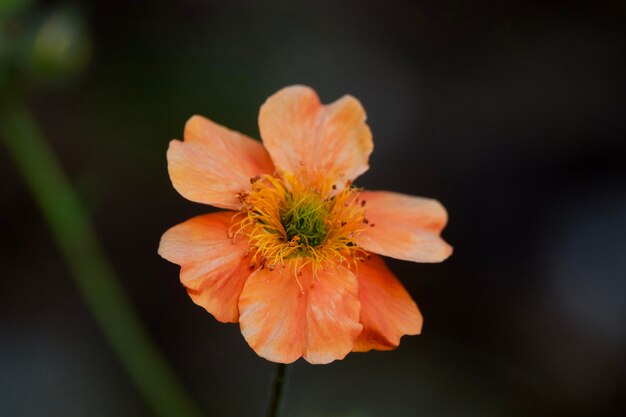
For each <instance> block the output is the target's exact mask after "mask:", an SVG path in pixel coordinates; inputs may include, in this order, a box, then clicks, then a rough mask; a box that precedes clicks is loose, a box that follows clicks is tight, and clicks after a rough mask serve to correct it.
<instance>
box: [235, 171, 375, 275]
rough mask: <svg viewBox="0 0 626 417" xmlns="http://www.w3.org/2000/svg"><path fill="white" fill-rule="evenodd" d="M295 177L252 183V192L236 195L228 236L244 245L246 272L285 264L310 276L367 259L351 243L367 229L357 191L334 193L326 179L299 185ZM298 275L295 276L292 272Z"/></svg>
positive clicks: (348, 188)
mask: <svg viewBox="0 0 626 417" xmlns="http://www.w3.org/2000/svg"><path fill="white" fill-rule="evenodd" d="M299 178H300V177H299V176H291V175H281V176H271V175H264V176H261V177H254V178H251V179H250V181H251V183H252V191H250V192H247V193H243V192H242V193H240V194H239V195H238V197H239V198H240V201H241V202H242V206H241V209H240V211H239V212H238V213H237V215H236V216H235V220H234V223H233V227H232V228H231V237H232V238H233V239H237V236H238V235H240V234H243V235H245V237H246V238H247V239H248V241H249V245H250V246H249V249H248V252H247V255H249V256H250V268H251V269H257V268H268V269H270V270H273V269H275V268H284V267H285V265H286V264H287V261H292V260H296V261H297V262H289V263H290V264H292V265H297V268H298V269H302V268H303V267H304V266H305V265H311V267H312V269H313V272H314V274H316V273H317V271H319V270H322V269H325V268H327V267H329V266H331V265H336V264H344V265H345V266H346V267H348V268H352V267H355V266H356V261H358V260H359V259H362V258H363V256H365V255H366V253H365V251H364V250H362V249H361V248H360V247H359V246H358V245H357V244H356V242H355V238H356V236H357V235H358V234H359V233H361V231H363V230H364V229H365V228H366V227H367V224H366V223H364V220H365V208H364V207H365V203H364V200H360V199H359V197H360V189H358V188H356V187H353V186H352V184H351V183H350V182H348V183H346V184H344V187H342V188H341V189H339V187H338V184H336V183H333V182H330V181H328V180H324V179H320V180H318V181H313V182H307V183H303V182H302V181H301V180H300V179H299ZM296 272H297V271H296Z"/></svg>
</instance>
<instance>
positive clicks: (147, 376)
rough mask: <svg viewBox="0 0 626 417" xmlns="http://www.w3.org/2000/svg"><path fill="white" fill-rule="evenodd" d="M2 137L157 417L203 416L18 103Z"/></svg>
mask: <svg viewBox="0 0 626 417" xmlns="http://www.w3.org/2000/svg"><path fill="white" fill-rule="evenodd" d="M0 134H1V135H2V136H3V137H4V142H5V143H6V145H7V148H8V149H9V153H10V155H11V156H12V158H13V159H14V160H15V163H16V165H17V167H18V169H19V171H20V173H21V174H22V176H23V177H24V179H25V181H26V184H27V185H28V187H29V188H30V190H31V192H32V194H33V196H34V198H35V200H36V202H37V204H38V205H39V208H40V209H41V211H42V213H43V215H44V217H45V219H46V220H47V222H48V224H49V226H50V228H51V229H52V233H53V235H54V238H55V240H56V242H57V244H58V245H59V247H60V249H61V252H62V254H63V257H64V258H65V261H66V262H67V264H68V265H69V268H70V270H71V273H72V275H73V277H74V280H75V282H76V284H77V286H78V288H79V290H80V293H81V295H82V297H83V299H84V300H85V303H86V304H87V306H88V307H89V309H90V311H91V313H92V314H93V316H94V317H95V319H96V321H97V322H98V324H99V325H100V328H101V329H102V332H103V333H104V335H105V337H106V339H107V340H108V342H109V343H110V345H111V347H112V348H113V350H114V351H115V353H116V354H117V356H118V358H119V359H120V361H121V363H122V365H123V366H124V368H125V369H126V371H127V372H128V374H129V375H130V377H131V379H132V380H133V381H134V383H135V384H136V386H137V387H138V389H139V391H140V392H141V394H142V395H143V398H144V399H145V400H146V402H147V403H148V404H149V406H150V407H151V408H152V410H153V411H154V413H155V414H156V415H158V416H163V417H166V416H168V417H174V416H176V417H196V416H200V415H201V412H200V410H199V409H198V407H197V406H196V405H195V404H194V403H193V402H192V400H191V399H190V397H189V396H188V395H187V393H186V392H185V391H184V390H183V388H182V387H181V385H180V383H179V381H178V380H177V378H176V377H175V376H174V374H173V372H172V370H171V369H170V368H169V366H168V365H167V363H166V362H165V360H164V359H163V357H162V356H161V354H160V353H159V352H158V350H157V349H156V348H155V346H154V344H153V343H152V341H151V340H150V336H149V335H148V333H147V332H146V330H145V329H144V327H143V325H142V323H141V322H140V320H139V319H138V317H137V315H136V314H135V312H134V311H133V307H132V305H131V303H130V301H129V299H128V297H127V296H126V294H125V293H124V290H123V288H122V287H121V285H120V283H119V281H118V279H117V277H116V276H115V273H114V271H113V268H112V267H111V265H110V264H109V262H108V261H107V259H106V257H105V255H104V253H103V251H102V249H101V247H100V244H99V243H98V239H97V237H96V233H95V231H94V229H93V226H92V224H91V222H90V221H89V218H88V217H87V214H86V213H85V211H84V209H83V207H82V205H81V203H80V201H79V198H78V196H77V194H76V192H75V191H74V190H73V189H72V187H71V186H70V183H69V181H68V180H67V178H66V177H65V175H64V174H63V171H62V169H61V167H60V165H59V163H58V162H57V160H56V158H55V156H54V153H53V152H52V150H51V149H50V147H49V146H48V144H47V143H46V141H45V139H44V137H43V135H42V134H41V133H40V131H39V129H38V128H37V125H36V123H35V121H34V119H33V117H32V116H31V114H30V113H29V112H28V110H27V109H26V107H25V106H24V105H22V104H21V102H20V101H19V100H8V99H5V100H2V102H1V103H0Z"/></svg>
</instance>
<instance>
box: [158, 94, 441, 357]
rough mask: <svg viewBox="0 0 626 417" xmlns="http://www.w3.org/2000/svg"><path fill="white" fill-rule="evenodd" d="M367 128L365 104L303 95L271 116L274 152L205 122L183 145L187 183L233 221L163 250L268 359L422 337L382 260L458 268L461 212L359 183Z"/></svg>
mask: <svg viewBox="0 0 626 417" xmlns="http://www.w3.org/2000/svg"><path fill="white" fill-rule="evenodd" d="M365 118H366V116H365V112H364V110H363V108H362V107H361V104H360V103H359V101H358V100H356V99H355V98H354V97H351V96H344V97H343V98H341V99H339V100H337V101H336V102H334V103H332V104H329V105H322V104H321V103H320V100H319V98H318V97H317V94H316V93H315V92H314V91H313V90H312V89H310V88H308V87H304V86H292V87H287V88H284V89H282V90H280V91H279V92H277V93H276V94H274V95H273V96H271V97H270V98H269V99H268V100H267V101H266V102H265V104H263V106H262V107H261V111H260V114H259V127H260V132H261V137H262V139H263V145H262V144H261V143H259V142H257V141H255V140H253V139H250V138H248V137H246V136H244V135H242V134H240V133H237V132H234V131H231V130H228V129H227V128H225V127H222V126H220V125H217V124H215V123H213V122H211V121H210V120H208V119H205V118H203V117H200V116H194V117H192V118H191V119H190V120H189V121H188V122H187V125H186V126H185V141H184V142H180V141H177V140H173V141H172V142H171V143H170V147H169V150H168V152H167V158H168V169H169V173H170V178H171V179H172V183H173V185H174V187H175V188H176V189H177V190H178V191H179V192H180V193H181V194H182V195H183V196H184V197H186V198H187V199H189V200H192V201H196V202H199V203H204V204H209V205H213V206H216V207H220V208H223V209H226V211H222V212H218V213H212V214H206V215H202V216H198V217H194V218H192V219H190V220H187V221H186V222H184V223H181V224H179V225H177V226H174V227H172V228H171V229H169V230H168V231H167V232H166V233H165V234H164V235H163V237H162V239H161V244H160V246H159V253H160V254H161V256H163V257H164V258H166V259H168V260H170V261H171V262H174V263H176V264H178V265H180V266H181V273H180V279H181V282H182V284H183V285H184V286H185V288H186V289H187V291H188V293H189V295H190V296H191V298H192V300H193V301H194V302H195V303H197V304H198V305H200V306H202V307H204V308H205V309H206V310H207V311H208V312H209V313H211V314H212V315H213V316H214V317H215V318H216V319H217V320H219V321H222V322H234V323H236V322H239V323H240V326H241V331H242V333H243V335H244V337H245V339H246V341H247V342H248V343H249V344H250V346H251V347H252V348H253V349H254V350H255V351H256V353H257V354H259V355H260V356H262V357H264V358H266V359H268V360H271V361H274V362H283V363H289V362H293V361H295V360H296V359H298V358H299V357H304V358H305V359H306V360H307V361H308V362H310V363H329V362H332V361H333V360H335V359H342V358H344V357H345V356H346V355H347V354H348V353H349V352H350V351H367V350H370V349H377V350H388V349H393V348H395V347H397V346H398V344H399V343H400V338H401V337H402V336H403V335H414V334H418V333H420V331H421V327H422V316H421V314H420V312H419V310H418V308H417V306H416V304H415V302H414V301H413V300H412V299H411V297H410V296H409V294H408V293H407V291H406V290H405V289H404V287H403V286H402V284H401V283H400V282H399V281H398V280H397V278H396V277H395V276H394V275H393V274H392V272H391V271H390V270H389V269H388V268H387V267H386V266H385V264H384V262H383V260H382V258H381V257H380V256H379V255H385V256H391V257H394V258H398V259H404V260H409V261H414V262H440V261H442V260H444V259H445V258H447V257H448V256H449V255H450V254H451V252H452V248H451V247H450V246H449V245H448V244H447V243H445V242H444V241H443V240H442V239H441V238H440V236H439V235H440V232H441V230H442V229H443V228H444V226H445V224H446V222H447V214H446V211H445V209H444V208H443V206H442V205H441V204H439V203H438V202H437V201H435V200H431V199H426V198H421V197H412V196H408V195H403V194H397V193H392V192H385V191H365V190H362V189H360V188H356V187H355V186H354V185H353V180H354V179H355V178H356V177H357V176H359V175H360V174H362V173H363V172H365V171H366V170H367V169H368V168H369V167H368V159H369V155H370V153H371V152H372V149H373V143H372V135H371V132H370V130H369V128H368V126H367V124H366V123H365ZM376 254H379V255H376Z"/></svg>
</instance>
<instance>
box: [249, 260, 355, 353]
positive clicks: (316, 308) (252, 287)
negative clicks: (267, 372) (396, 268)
mask: <svg viewBox="0 0 626 417" xmlns="http://www.w3.org/2000/svg"><path fill="white" fill-rule="evenodd" d="M289 271H293V269H292V268H286V269H283V268H279V269H276V270H274V271H269V270H267V269H261V270H257V271H256V272H254V273H252V275H250V278H249V279H248V281H247V282H246V285H245V287H244V289H243V292H242V293H241V297H240V298H239V310H240V312H241V316H240V317H239V322H240V323H241V332H242V334H243V336H244V337H245V339H246V341H247V342H248V344H249V345H250V347H252V349H254V351H255V352H256V353H257V354H258V355H259V356H261V357H263V358H265V359H268V360H270V361H273V362H282V363H291V362H293V361H295V360H296V359H298V358H299V357H300V356H303V357H304V359H306V360H307V361H308V362H310V363H313V364H323V363H329V362H332V361H334V360H335V359H343V358H344V357H345V356H346V355H347V354H348V353H349V352H350V351H351V350H352V347H353V344H354V339H355V338H356V337H357V336H358V335H359V333H360V332H361V329H362V327H361V325H360V324H359V309H360V304H359V301H358V285H357V281H356V277H355V276H354V274H353V273H352V272H351V271H349V270H348V269H345V268H343V267H339V268H337V269H335V270H332V271H331V270H327V271H322V272H318V276H317V278H314V277H313V274H312V273H311V269H310V268H304V269H303V270H302V272H303V274H302V275H301V276H300V277H298V279H297V280H296V275H295V273H291V272H289ZM300 284H301V285H302V290H301V289H300V288H301V287H300Z"/></svg>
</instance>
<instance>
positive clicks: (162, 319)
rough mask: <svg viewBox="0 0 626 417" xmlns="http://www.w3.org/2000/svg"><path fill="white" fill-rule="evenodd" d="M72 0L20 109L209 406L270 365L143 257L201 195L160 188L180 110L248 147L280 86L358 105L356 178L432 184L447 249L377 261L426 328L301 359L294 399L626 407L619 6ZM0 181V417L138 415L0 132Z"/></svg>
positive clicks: (336, 412)
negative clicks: (78, 32)
mask: <svg viewBox="0 0 626 417" xmlns="http://www.w3.org/2000/svg"><path fill="white" fill-rule="evenodd" d="M59 4H61V3H59V2H44V3H38V4H37V5H35V6H34V7H35V10H36V11H37V13H40V14H41V15H45V13H47V12H48V11H50V10H52V9H53V8H54V7H57V6H58V5H59ZM75 4H76V5H78V6H79V10H80V11H81V13H82V16H83V18H84V19H85V22H86V26H87V27H88V29H89V32H90V34H91V45H92V55H91V60H90V64H89V65H88V66H87V68H86V70H85V71H84V72H83V73H82V74H81V75H80V76H77V77H74V78H73V79H72V80H71V81H69V82H65V83H63V85H56V86H54V87H45V88H43V87H40V88H32V89H31V90H30V93H29V95H28V103H29V105H30V107H31V109H32V110H33V111H34V113H35V115H36V117H37V119H38V121H39V124H40V126H41V128H42V130H43V131H44V132H45V134H46V136H47V137H48V139H49V141H50V142H51V145H52V146H53V148H54V150H55V152H56V153H57V155H58V157H59V159H60V161H61V162H62V165H63V167H64V169H65V170H66V172H67V173H68V175H69V176H70V178H71V180H72V182H73V184H74V185H75V186H76V187H77V188H78V190H79V192H80V193H81V196H82V198H83V201H84V202H85V205H86V206H87V208H88V210H89V213H90V215H91V217H92V219H93V221H94V222H95V225H96V228H97V231H98V232H99V236H100V239H101V241H102V244H103V245H104V247H105V250H106V253H107V255H108V256H109V257H110V259H111V261H112V262H113V264H114V265H115V268H116V270H117V271H118V273H119V276H120V277H121V279H122V281H123V285H124V287H125V289H126V290H127V291H128V293H129V295H130V297H131V299H132V301H133V303H134V305H135V306H136V308H137V310H138V312H139V314H140V315H141V317H142V319H143V320H144V321H145V324H146V325H147V327H148V328H149V331H150V332H151V334H152V335H153V337H154V338H155V340H156V342H157V344H158V346H159V348H160V349H161V350H162V352H163V353H164V355H165V356H166V358H167V359H168V361H169V362H170V363H171V364H172V366H173V367H174V368H175V370H176V372H177V373H178V374H179V375H180V377H181V379H182V380H183V382H184V384H185V386H186V387H187V388H188V389H189V391H190V393H191V395H192V396H193V398H194V399H196V400H197V401H198V402H199V403H200V404H201V406H202V407H203V409H204V410H205V411H206V414H207V415H211V416H261V415H263V409H264V407H265V404H266V401H267V397H268V394H269V386H270V383H271V378H272V372H273V370H274V365H273V364H271V363H268V362H266V361H265V360H264V359H262V358H259V357H257V356H256V355H255V354H254V352H253V351H252V350H251V349H250V348H249V347H248V346H247V344H246V342H245V340H244V339H243V337H242V336H241V334H240V332H239V329H238V326H236V325H225V324H220V323H218V322H216V321H215V320H214V319H213V318H212V317H211V316H210V315H208V314H207V313H206V312H205V311H204V310H203V309H201V308H199V307H197V306H195V305H194V304H193V303H192V302H191V301H190V300H189V299H188V297H187V295H186V293H185V291H184V290H183V288H182V286H181V285H180V283H179V282H178V267H177V266H175V265H173V264H170V263H168V262H166V261H165V260H163V259H161V258H160V257H159V256H158V255H157V253H156V249H157V245H158V241H159V238H160V236H161V234H162V233H163V232H164V231H165V230H166V229H167V228H168V227H170V226H172V225H174V224H176V223H179V222H181V221H183V220H185V219H187V218H189V217H191V216H193V215H196V214H200V213H204V212H206V211H209V210H212V209H210V208H207V207H204V206H201V205H198V204H195V203H191V202H189V201H186V200H185V199H183V198H182V197H181V196H179V195H178V194H177V193H176V191H175V190H174V189H173V188H172V186H171V184H170V181H169V178H168V175H167V169H166V160H165V151H166V149H167V145H168V141H169V140H170V139H172V138H181V136H182V129H183V126H184V123H185V121H186V120H187V119H188V118H189V116H191V115H192V114H196V113H198V114H203V115H205V116H207V117H209V118H211V119H212V120H215V121H217V122H219V123H221V124H224V125H226V126H229V127H231V128H233V129H235V130H239V131H242V132H244V133H246V134H248V135H251V136H253V137H257V138H258V136H259V135H258V128H257V124H256V119H257V114H258V109H259V106H260V105H261V104H262V102H263V101H264V100H265V99H266V98H267V97H268V96H270V95H271V94H273V93H274V92H275V91H277V90H278V89H280V88H282V87H284V86H286V85H290V84H295V83H300V84H306V85H310V86H312V87H313V88H315V89H316V90H317V91H318V93H319V94H320V96H321V98H322V101H324V102H331V101H333V100H335V99H337V98H339V97H340V96H342V95H343V94H346V93H349V94H352V95H354V96H355V97H357V98H358V99H359V100H361V102H362V103H363V106H364V107H365V109H366V111H367V113H368V116H369V118H368V123H369V125H370V127H371V129H372V131H373V134H374V143H375V150H374V153H373V155H372V158H371V160H370V165H371V169H370V171H369V172H367V173H366V174H365V175H364V176H363V177H361V178H360V179H359V180H358V181H357V184H358V185H359V186H363V187H366V188H371V189H389V190H394V191H399V192H403V193H407V194H414V195H423V196H429V197H434V198H437V199H439V200H440V201H441V202H443V204H444V205H445V206H446V207H447V209H448V211H449V214H450V222H449V225H448V227H447V229H446V230H445V231H444V234H443V235H444V237H445V239H446V240H447V241H449V242H450V243H451V244H452V245H453V246H454V247H455V252H454V255H453V256H452V257H451V258H450V259H449V260H447V261H445V262H444V263H443V264H434V265H425V264H422V265H420V264H412V263H408V262H399V261H390V262H389V264H390V266H391V268H392V269H393V270H394V272H396V273H397V275H398V276H399V278H400V279H401V280H402V281H403V283H404V284H405V285H406V287H407V288H408V290H409V292H410V293H411V294H412V296H413V297H414V298H415V300H416V301H417V302H418V304H419V306H420V308H421V310H422V312H423V315H424V317H425V325H424V331H423V334H422V335H421V336H418V337H407V338H404V339H403V340H402V344H401V346H400V347H399V348H398V349H397V350H395V351H391V352H373V353H366V354H351V355H349V356H348V357H347V358H346V359H345V360H343V361H339V362H335V363H333V364H331V365H327V366H311V365H309V364H307V363H306V362H304V361H302V360H301V361H298V362H297V363H296V364H295V366H293V367H292V370H291V371H292V372H291V374H290V379H289V385H288V388H287V398H286V414H285V415H286V416H303V417H309V416H337V417H338V416H346V417H348V416H354V417H361V416H362V417H372V416H398V417H404V416H407V417H408V416H423V417H429V416H487V417H488V416H618V415H624V414H625V413H626V395H625V391H626V362H625V360H626V355H625V352H626V281H625V279H626V254H625V250H626V243H625V240H626V141H625V137H626V117H625V115H626V113H625V111H624V110H625V97H626V95H625V94H624V93H626V82H625V74H626V71H625V70H626V66H625V65H624V54H625V52H626V31H625V28H626V2H624V1H620V2H589V1H568V2H554V1H548V2H545V1H544V2H524V1H480V0H478V1H472V2H464V1H426V2H419V3H418V2H415V3H414V2H407V1H400V0H385V1H363V0H362V1H331V0H321V1H316V2H293V1H287V0H284V1H274V2H253V1H232V0H231V1H226V0H223V1H199V0H196V1H191V0H186V1H177V2H169V1H165V0H158V1H151V2H132V1H121V0H116V1H95V2H85V3H75ZM0 175H1V177H2V181H1V184H2V189H1V195H2V199H1V203H0V213H1V216H0V230H1V232H0V245H1V247H0V249H1V253H2V261H1V264H0V268H1V280H0V415H3V416H5V415H6V416H111V415H115V416H148V415H151V413H150V412H149V410H148V409H147V408H146V406H145V404H144V402H143V400H142V398H141V397H140V395H139V393H138V391H137V390H136V388H135V387H134V385H132V383H131V382H130V380H129V379H128V378H127V376H126V374H125V372H124V369H123V368H122V367H121V365H119V363H118V362H117V360H116V358H115V356H114V355H113V354H112V352H111V351H110V349H109V347H108V345H107V344H106V340H105V339H104V338H103V336H102V334H101V333H100V331H99V330H98V328H97V327H96V325H95V322H94V320H93V319H92V317H91V316H90V314H89V312H88V310H87V308H86V306H85V305H84V303H83V302H82V300H81V299H80V296H79V293H78V290H77V289H76V287H75V285H74V283H73V281H72V279H71V276H70V275H69V272H68V269H67V268H66V266H65V263H64V262H63V259H62V258H61V255H60V252H59V250H58V249H57V247H56V246H55V244H54V241H53V240H52V238H51V234H50V233H49V231H48V228H47V225H46V224H45V222H44V221H43V220H42V218H41V216H40V213H39V211H38V210H37V207H36V205H35V204H34V201H33V199H32V198H31V196H30V194H29V192H28V190H27V189H26V187H25V184H24V182H23V180H22V178H21V177H20V176H19V175H18V172H17V170H16V169H15V165H14V163H13V162H12V161H11V160H10V158H9V157H8V155H7V153H6V151H5V148H2V147H0Z"/></svg>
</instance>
